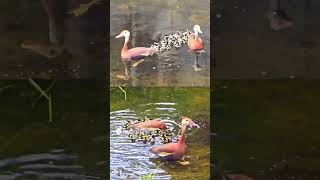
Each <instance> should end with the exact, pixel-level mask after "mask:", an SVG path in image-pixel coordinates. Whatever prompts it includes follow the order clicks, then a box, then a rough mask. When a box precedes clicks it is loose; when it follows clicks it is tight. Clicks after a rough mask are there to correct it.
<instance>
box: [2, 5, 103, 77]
mask: <svg viewBox="0 0 320 180" xmlns="http://www.w3.org/2000/svg"><path fill="white" fill-rule="evenodd" d="M49 2H50V4H52V6H56V7H55V9H56V11H57V12H58V13H56V14H57V15H56V16H55V15H53V16H52V18H54V20H55V21H57V22H60V23H57V24H58V25H57V28H58V30H57V32H58V33H57V34H59V36H60V35H62V38H61V39H62V41H63V42H61V43H60V45H59V46H60V47H61V48H62V49H64V50H63V52H62V53H61V54H60V55H59V56H57V57H53V58H48V57H47V56H46V55H43V54H46V53H48V52H51V51H49V50H48V47H49V45H50V43H49V22H48V15H47V13H46V11H45V8H44V6H43V4H42V1H41V0H37V1H32V2H26V1H21V0H13V1H9V0H3V1H1V3H0V58H1V62H0V79H21V78H26V77H28V76H30V77H34V78H41V79H51V78H55V77H58V78H60V79H61V78H62V79H78V78H90V77H95V78H104V77H105V64H106V57H107V56H106V52H105V51H106V43H105V36H106V35H105V32H106V28H105V27H106V26H105V22H106V15H105V13H106V11H105V6H106V5H105V3H103V1H101V3H100V4H95V5H93V6H91V7H90V8H89V9H88V11H87V12H85V13H84V14H82V15H81V16H78V17H77V16H72V15H71V14H70V12H71V11H72V10H74V9H77V8H78V7H79V2H88V1H73V0H67V1H52V0H50V1H49ZM22 44H32V45H36V46H33V47H37V48H36V49H37V50H31V49H25V48H22ZM47 51H48V52H47Z"/></svg>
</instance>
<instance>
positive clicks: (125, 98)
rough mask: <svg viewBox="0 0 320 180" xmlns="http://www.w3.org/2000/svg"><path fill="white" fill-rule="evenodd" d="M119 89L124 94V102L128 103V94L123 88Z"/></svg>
mask: <svg viewBox="0 0 320 180" xmlns="http://www.w3.org/2000/svg"><path fill="white" fill-rule="evenodd" d="M119 89H120V90H121V91H122V92H123V94H124V100H125V101H126V100H127V92H126V91H125V90H124V89H123V88H122V87H121V86H119Z"/></svg>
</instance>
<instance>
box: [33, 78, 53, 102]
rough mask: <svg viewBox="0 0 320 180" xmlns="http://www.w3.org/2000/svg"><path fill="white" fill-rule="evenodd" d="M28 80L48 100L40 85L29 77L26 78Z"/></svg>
mask: <svg viewBox="0 0 320 180" xmlns="http://www.w3.org/2000/svg"><path fill="white" fill-rule="evenodd" d="M28 81H29V82H30V84H31V85H32V86H33V87H34V88H35V89H37V90H38V91H39V92H40V93H41V94H42V95H43V96H44V97H45V98H46V99H47V100H49V96H48V95H47V93H46V92H44V91H43V90H42V89H41V87H40V86H39V85H38V84H37V83H36V82H35V81H34V80H33V79H31V78H28Z"/></svg>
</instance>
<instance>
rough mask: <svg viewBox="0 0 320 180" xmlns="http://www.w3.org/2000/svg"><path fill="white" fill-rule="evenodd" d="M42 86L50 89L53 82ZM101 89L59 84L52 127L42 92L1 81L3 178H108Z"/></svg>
mask: <svg viewBox="0 0 320 180" xmlns="http://www.w3.org/2000/svg"><path fill="white" fill-rule="evenodd" d="M37 82H38V83H39V85H40V87H42V88H45V87H47V86H48V85H49V84H50V82H51V81H37ZM88 87H89V88H88ZM102 87H103V86H102V85H101V86H100V85H99V83H97V82H93V81H84V80H82V81H79V80H78V81H77V82H73V81H66V82H61V81H57V82H56V84H55V85H54V87H53V88H52V89H51V90H50V94H51V96H52V100H53V102H54V103H53V122H51V123H49V121H48V109H47V107H48V105H47V103H46V101H45V100H44V99H43V98H41V99H39V101H37V102H36V103H35V101H36V99H37V97H38V95H39V93H38V92H37V91H36V90H35V89H34V88H33V87H32V86H31V85H30V84H29V83H28V81H26V80H15V81H0V99H1V102H0V117H1V123H2V124H1V126H0V131H1V134H0V179H1V180H2V179H4V180H9V179H10V180H11V179H12V180H15V179H24V180H27V179H50V180H58V179H59V180H60V179H66V180H93V179H101V180H102V179H105V177H106V173H105V169H106V165H107V162H106V159H105V156H104V154H105V151H104V150H105V143H106V141H107V139H106V138H105V127H103V124H105V120H104V119H105V116H104V114H105V108H104V107H105V101H102V100H101V99H103V98H104V97H105V95H104V92H103V88H102ZM66 89H68V90H66ZM32 104H34V106H32ZM88 109H91V110H90V112H88Z"/></svg>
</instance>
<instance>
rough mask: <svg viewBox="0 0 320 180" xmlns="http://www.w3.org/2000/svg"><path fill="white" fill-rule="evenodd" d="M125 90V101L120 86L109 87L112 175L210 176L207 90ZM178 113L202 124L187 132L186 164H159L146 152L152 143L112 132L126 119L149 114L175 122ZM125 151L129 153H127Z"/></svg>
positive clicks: (208, 99)
mask: <svg viewBox="0 0 320 180" xmlns="http://www.w3.org/2000/svg"><path fill="white" fill-rule="evenodd" d="M126 92H127V100H126V101H125V100H124V94H123V93H122V91H121V90H120V89H119V88H111V94H110V107H111V114H110V118H111V122H110V124H111V127H110V146H111V147H110V152H111V154H110V158H111V159H110V170H111V177H112V178H129V179H130V178H133V179H137V178H139V176H140V177H142V176H143V175H146V174H148V173H152V172H154V173H155V176H156V177H157V178H164V179H175V178H190V177H197V178H202V179H209V174H210V146H209V135H210V128H209V124H210V89H209V88H127V89H126ZM181 115H184V116H187V117H190V118H191V119H193V120H194V122H196V123H198V124H200V126H201V128H200V129H194V130H189V131H188V132H187V144H188V153H187V156H189V161H190V165H188V166H181V165H178V164H171V163H169V164H168V163H164V164H162V165H161V163H162V162H160V161H159V159H157V158H155V157H152V154H151V153H150V152H148V149H149V148H150V147H152V146H150V145H141V144H135V143H131V142H129V140H128V138H127V137H126V135H122V134H121V135H117V134H116V133H115V131H116V129H117V128H119V127H121V125H123V123H125V122H126V120H135V119H139V118H143V117H144V116H148V117H150V118H157V117H161V118H165V119H170V120H173V121H175V122H178V121H177V120H178V119H177V117H178V116H181ZM156 145H157V144H156ZM126 151H129V152H132V153H131V154H130V153H129V154H127V153H126ZM131 156H134V157H135V158H131ZM148 157H150V158H148ZM119 162H121V163H119ZM138 172H139V173H138Z"/></svg>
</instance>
